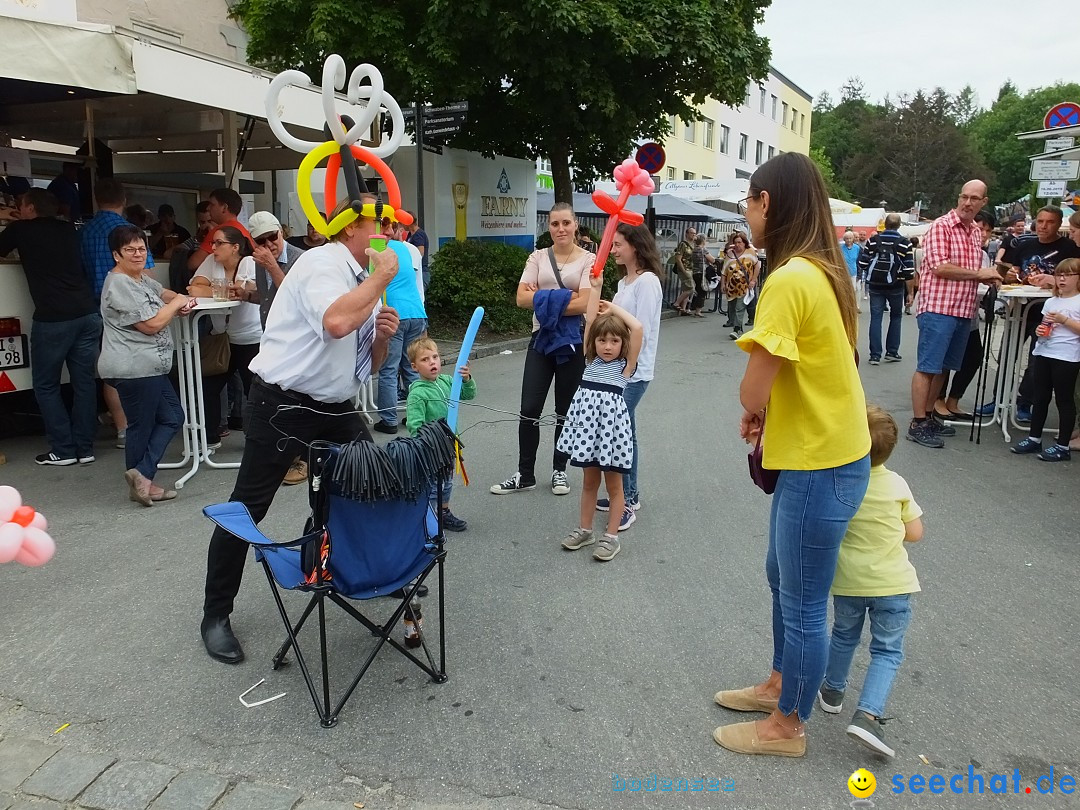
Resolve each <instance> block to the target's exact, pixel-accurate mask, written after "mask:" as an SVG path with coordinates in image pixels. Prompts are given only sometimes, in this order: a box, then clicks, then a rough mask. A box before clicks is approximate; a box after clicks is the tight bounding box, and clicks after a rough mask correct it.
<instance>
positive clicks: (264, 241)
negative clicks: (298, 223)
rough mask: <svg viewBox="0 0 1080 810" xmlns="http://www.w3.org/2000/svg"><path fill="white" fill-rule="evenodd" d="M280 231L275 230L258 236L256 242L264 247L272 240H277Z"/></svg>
mask: <svg viewBox="0 0 1080 810" xmlns="http://www.w3.org/2000/svg"><path fill="white" fill-rule="evenodd" d="M278 233H279V232H278V231H274V232H273V233H268V234H266V235H265V236H256V237H255V244H256V245H258V246H259V247H263V246H264V245H266V244H268V243H270V242H276V241H277V239H278Z"/></svg>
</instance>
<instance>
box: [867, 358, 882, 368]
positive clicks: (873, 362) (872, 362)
mask: <svg viewBox="0 0 1080 810" xmlns="http://www.w3.org/2000/svg"><path fill="white" fill-rule="evenodd" d="M867 362H868V363H870V365H872V366H880V365H881V358H880V357H871V358H870V359H869V360H868V361H867Z"/></svg>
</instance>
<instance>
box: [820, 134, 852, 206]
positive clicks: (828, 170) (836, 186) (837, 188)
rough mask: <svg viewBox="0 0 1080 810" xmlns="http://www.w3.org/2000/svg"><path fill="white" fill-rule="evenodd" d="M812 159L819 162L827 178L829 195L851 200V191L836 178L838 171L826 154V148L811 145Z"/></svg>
mask: <svg viewBox="0 0 1080 810" xmlns="http://www.w3.org/2000/svg"><path fill="white" fill-rule="evenodd" d="M810 159H811V160H812V161H814V163H816V164H817V167H818V169H819V170H820V171H821V176H822V178H823V179H824V180H825V188H827V189H828V190H829V196H830V197H833V198H835V199H838V200H850V199H851V192H850V191H848V190H847V189H846V188H844V187H843V186H842V185H841V184H840V182H839V181H838V180H837V179H836V172H835V171H834V170H833V167H832V163H831V162H830V161H829V157H828V155H826V154H825V150H824V149H822V148H821V147H820V146H811V147H810Z"/></svg>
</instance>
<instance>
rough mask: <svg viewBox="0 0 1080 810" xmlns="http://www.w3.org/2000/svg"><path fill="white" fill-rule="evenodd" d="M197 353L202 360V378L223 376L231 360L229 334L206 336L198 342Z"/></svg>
mask: <svg viewBox="0 0 1080 810" xmlns="http://www.w3.org/2000/svg"><path fill="white" fill-rule="evenodd" d="M199 352H200V356H201V358H202V373H203V376H204V377H213V376H215V375H217V374H224V373H225V372H226V371H228V370H229V361H230V360H231V359H232V349H230V348H229V333H228V332H222V333H221V334H220V335H207V336H206V337H205V338H203V339H202V340H201V341H199Z"/></svg>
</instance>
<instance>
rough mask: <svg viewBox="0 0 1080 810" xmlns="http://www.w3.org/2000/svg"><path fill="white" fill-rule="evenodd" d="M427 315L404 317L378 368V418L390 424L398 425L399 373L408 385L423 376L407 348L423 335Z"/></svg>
mask: <svg viewBox="0 0 1080 810" xmlns="http://www.w3.org/2000/svg"><path fill="white" fill-rule="evenodd" d="M426 329H427V318H402V320H401V321H400V323H398V330H397V332H395V333H394V336H393V337H392V338H390V343H389V344H388V345H387V347H386V359H385V360H384V361H383V364H382V368H380V369H379V403H378V404H379V418H380V419H381V420H382V421H383V422H385V423H386V424H388V425H396V424H397V422H398V418H397V402H398V372H400V373H401V375H402V376H403V377H404V378H405V388H406V389H407V388H408V387H409V386H410V385H412V384H413V381H414V380H416V379H417V378H418V377H419V376H420V375H419V374H417V373H416V372H415V371H414V370H413V367H412V363H410V362H409V355H408V354H407V353H406V349H408V348H409V344H410V343H412V342H413V341H414V340H416V339H417V338H419V337H421V336H422V335H423V334H424V331H425V330H426Z"/></svg>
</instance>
